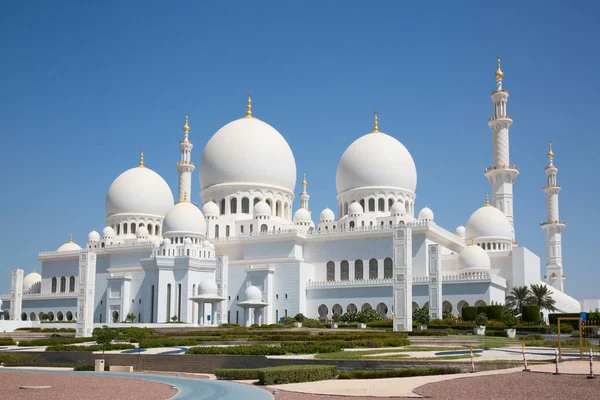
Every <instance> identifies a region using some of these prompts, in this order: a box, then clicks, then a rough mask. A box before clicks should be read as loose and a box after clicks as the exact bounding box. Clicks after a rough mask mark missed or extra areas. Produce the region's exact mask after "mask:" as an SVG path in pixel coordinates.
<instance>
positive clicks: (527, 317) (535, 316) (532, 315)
mask: <svg viewBox="0 0 600 400" xmlns="http://www.w3.org/2000/svg"><path fill="white" fill-rule="evenodd" d="M522 319H523V322H539V321H540V319H541V316H540V307H539V306H536V305H535V304H526V305H524V306H523V315H522Z"/></svg>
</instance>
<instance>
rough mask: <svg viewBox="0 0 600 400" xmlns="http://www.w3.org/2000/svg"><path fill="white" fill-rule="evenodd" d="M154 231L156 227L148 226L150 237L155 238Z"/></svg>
mask: <svg viewBox="0 0 600 400" xmlns="http://www.w3.org/2000/svg"><path fill="white" fill-rule="evenodd" d="M153 229H154V227H153V226H152V224H148V234H149V235H150V236H154V233H153V232H154V231H153Z"/></svg>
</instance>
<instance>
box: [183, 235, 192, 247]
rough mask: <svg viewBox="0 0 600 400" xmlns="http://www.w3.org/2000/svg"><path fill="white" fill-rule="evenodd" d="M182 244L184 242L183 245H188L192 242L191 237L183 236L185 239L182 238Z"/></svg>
mask: <svg viewBox="0 0 600 400" xmlns="http://www.w3.org/2000/svg"><path fill="white" fill-rule="evenodd" d="M183 244H185V245H188V246H189V245H190V244H192V239H190V238H189V237H188V238H185V239H183Z"/></svg>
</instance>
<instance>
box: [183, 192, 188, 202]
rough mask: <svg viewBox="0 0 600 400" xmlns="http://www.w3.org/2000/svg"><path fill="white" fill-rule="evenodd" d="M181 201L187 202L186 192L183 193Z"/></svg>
mask: <svg viewBox="0 0 600 400" xmlns="http://www.w3.org/2000/svg"><path fill="white" fill-rule="evenodd" d="M183 201H184V202H187V201H188V198H187V192H183Z"/></svg>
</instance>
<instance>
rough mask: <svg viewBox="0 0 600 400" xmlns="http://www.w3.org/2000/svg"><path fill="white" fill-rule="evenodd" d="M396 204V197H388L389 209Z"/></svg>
mask: <svg viewBox="0 0 600 400" xmlns="http://www.w3.org/2000/svg"><path fill="white" fill-rule="evenodd" d="M393 205H394V199H388V210H389V209H390V208H392V206H393Z"/></svg>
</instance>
